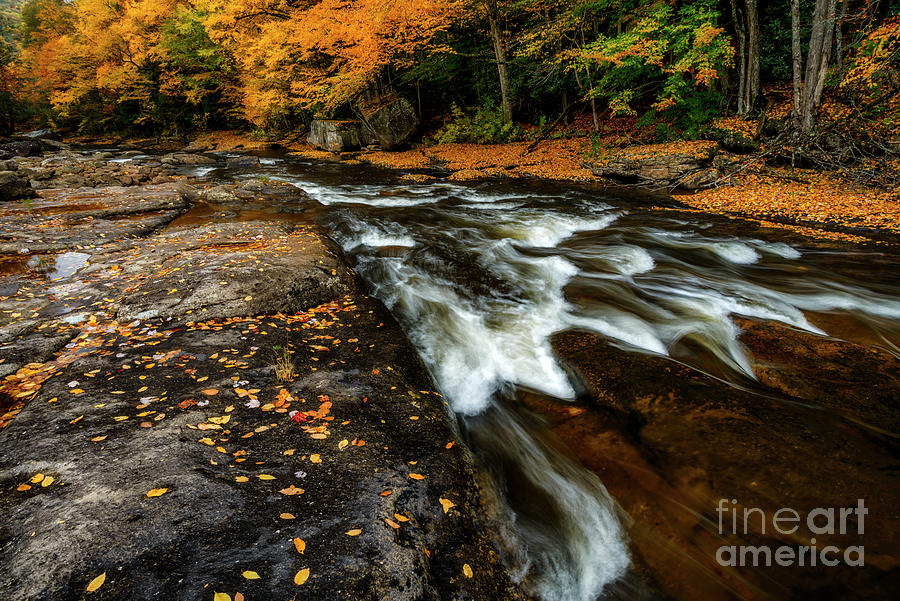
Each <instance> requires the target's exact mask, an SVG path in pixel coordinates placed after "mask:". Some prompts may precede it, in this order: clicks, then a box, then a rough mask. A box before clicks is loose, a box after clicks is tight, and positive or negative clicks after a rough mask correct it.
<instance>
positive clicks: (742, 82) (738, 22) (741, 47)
mask: <svg viewBox="0 0 900 601" xmlns="http://www.w3.org/2000/svg"><path fill="white" fill-rule="evenodd" d="M731 17H732V20H734V33H735V36H736V37H737V47H738V58H739V65H740V66H739V67H738V95H737V114H738V115H741V116H744V115H746V114H747V113H748V112H750V109H749V108H747V106H746V103H745V101H744V93H745V91H746V90H745V88H746V84H747V46H746V35H745V33H744V18H743V15H741V13H740V11H738V6H737V0H731Z"/></svg>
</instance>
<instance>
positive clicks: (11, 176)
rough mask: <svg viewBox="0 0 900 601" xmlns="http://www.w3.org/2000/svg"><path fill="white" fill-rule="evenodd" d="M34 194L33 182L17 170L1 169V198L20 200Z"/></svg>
mask: <svg viewBox="0 0 900 601" xmlns="http://www.w3.org/2000/svg"><path fill="white" fill-rule="evenodd" d="M32 194H33V191H32V189H31V184H30V183H29V182H28V180H27V179H24V178H22V177H21V176H20V175H19V173H17V172H15V171H0V200H18V199H20V198H27V197H29V196H31V195H32Z"/></svg>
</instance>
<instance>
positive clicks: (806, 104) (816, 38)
mask: <svg viewBox="0 0 900 601" xmlns="http://www.w3.org/2000/svg"><path fill="white" fill-rule="evenodd" d="M835 2H836V0H816V8H815V11H814V12H813V22H812V32H811V33H810V35H809V53H808V54H807V57H806V77H805V78H804V82H803V94H802V99H801V105H800V131H801V132H802V133H804V134H807V133H809V132H811V131H812V130H813V128H814V127H815V125H816V112H817V110H818V108H819V105H820V104H821V103H822V93H823V92H824V91H825V76H826V75H827V74H828V63H829V61H830V60H831V48H832V39H833V35H834V12H835Z"/></svg>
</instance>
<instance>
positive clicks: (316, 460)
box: [309, 453, 322, 463]
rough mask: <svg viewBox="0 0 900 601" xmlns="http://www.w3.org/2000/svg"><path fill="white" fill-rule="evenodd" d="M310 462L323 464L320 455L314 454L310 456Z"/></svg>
mask: <svg viewBox="0 0 900 601" xmlns="http://www.w3.org/2000/svg"><path fill="white" fill-rule="evenodd" d="M309 460H310V462H312V463H322V458H321V457H319V454H318V453H313V454H312V455H310V456H309Z"/></svg>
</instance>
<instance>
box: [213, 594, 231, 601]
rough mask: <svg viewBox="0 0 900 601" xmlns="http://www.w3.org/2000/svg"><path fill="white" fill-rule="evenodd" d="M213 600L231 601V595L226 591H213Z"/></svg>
mask: <svg viewBox="0 0 900 601" xmlns="http://www.w3.org/2000/svg"><path fill="white" fill-rule="evenodd" d="M213 601H231V595H229V594H228V593H215V594H214V595H213Z"/></svg>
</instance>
